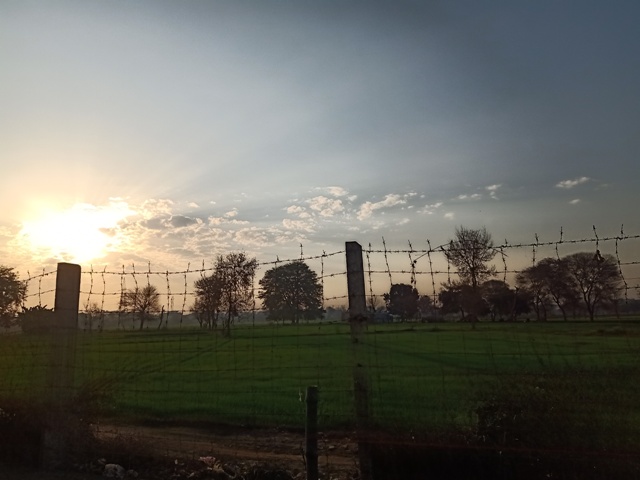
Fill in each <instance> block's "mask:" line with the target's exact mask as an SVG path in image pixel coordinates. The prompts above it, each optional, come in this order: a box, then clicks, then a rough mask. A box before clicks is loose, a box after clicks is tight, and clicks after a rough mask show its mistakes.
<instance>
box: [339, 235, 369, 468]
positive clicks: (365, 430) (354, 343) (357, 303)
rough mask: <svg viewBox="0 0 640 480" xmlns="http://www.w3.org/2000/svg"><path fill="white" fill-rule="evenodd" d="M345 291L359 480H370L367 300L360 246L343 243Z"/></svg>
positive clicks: (352, 243) (353, 243) (356, 243)
mask: <svg viewBox="0 0 640 480" xmlns="http://www.w3.org/2000/svg"><path fill="white" fill-rule="evenodd" d="M345 247H346V248H345V250H346V255H347V290H348V294H349V325H350V330H351V349H352V353H353V395H354V401H355V410H356V428H357V435H358V459H359V462H360V478H361V479H362V480H371V478H372V472H371V452H370V448H369V441H370V438H368V437H369V433H370V432H369V423H370V419H369V415H370V408H369V381H368V374H367V369H366V366H365V361H364V358H365V356H364V353H365V352H364V351H363V349H364V346H365V345H364V329H365V327H366V324H367V299H366V294H365V287H364V264H363V262H362V246H361V245H360V244H359V243H358V242H346V244H345Z"/></svg>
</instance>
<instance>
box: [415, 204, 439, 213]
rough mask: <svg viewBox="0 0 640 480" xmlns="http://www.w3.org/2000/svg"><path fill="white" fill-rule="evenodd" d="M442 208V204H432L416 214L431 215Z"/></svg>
mask: <svg viewBox="0 0 640 480" xmlns="http://www.w3.org/2000/svg"><path fill="white" fill-rule="evenodd" d="M441 206H442V202H437V203H432V204H430V205H425V206H424V207H423V208H421V209H420V210H418V213H422V214H425V215H433V214H434V213H435V211H436V210H437V209H438V208H440V207H441Z"/></svg>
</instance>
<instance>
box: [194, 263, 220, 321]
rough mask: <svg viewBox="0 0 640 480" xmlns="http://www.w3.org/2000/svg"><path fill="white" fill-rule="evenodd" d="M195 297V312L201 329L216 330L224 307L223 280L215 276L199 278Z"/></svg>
mask: <svg viewBox="0 0 640 480" xmlns="http://www.w3.org/2000/svg"><path fill="white" fill-rule="evenodd" d="M195 297H196V298H195V303H194V305H193V311H194V312H195V315H196V318H197V320H198V323H199V324H200V328H203V329H207V330H214V329H216V328H217V326H218V318H219V317H220V308H221V306H222V280H221V279H220V278H218V277H217V276H216V275H215V274H212V275H209V276H203V277H201V278H199V279H198V280H196V282H195Z"/></svg>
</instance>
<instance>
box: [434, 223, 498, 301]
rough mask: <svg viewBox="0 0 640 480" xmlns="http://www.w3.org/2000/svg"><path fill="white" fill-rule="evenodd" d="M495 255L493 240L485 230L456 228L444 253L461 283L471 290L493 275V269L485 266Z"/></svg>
mask: <svg viewBox="0 0 640 480" xmlns="http://www.w3.org/2000/svg"><path fill="white" fill-rule="evenodd" d="M495 254H496V252H495V249H494V248H493V240H492V239H491V235H490V234H489V233H488V232H487V230H486V229H485V228H481V229H478V230H474V229H470V228H465V227H460V228H456V232H455V238H454V239H453V240H450V241H449V246H448V248H447V249H446V251H445V255H446V257H447V259H448V260H449V262H451V263H452V264H453V265H454V266H455V267H456V268H457V270H458V276H459V277H460V281H461V283H463V284H467V285H470V286H471V288H472V289H473V290H476V289H477V288H478V286H479V285H480V283H482V282H483V281H484V280H486V279H488V278H489V277H491V276H493V275H495V272H496V270H495V267H493V266H488V265H487V263H488V262H490V261H491V260H492V259H493V257H494V256H495Z"/></svg>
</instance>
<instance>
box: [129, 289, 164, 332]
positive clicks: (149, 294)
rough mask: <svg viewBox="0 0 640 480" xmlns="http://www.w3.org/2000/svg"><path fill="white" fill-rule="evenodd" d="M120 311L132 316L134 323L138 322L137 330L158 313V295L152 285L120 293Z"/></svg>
mask: <svg viewBox="0 0 640 480" xmlns="http://www.w3.org/2000/svg"><path fill="white" fill-rule="evenodd" d="M120 310H121V311H123V312H130V313H132V314H133V318H134V321H135V320H136V319H137V320H138V321H139V322H140V327H139V329H140V330H142V329H143V328H144V326H145V324H146V323H147V322H148V321H149V320H151V319H152V318H154V317H155V316H156V315H157V314H158V313H160V294H159V293H158V289H157V288H156V287H154V286H153V285H147V286H145V287H142V288H139V287H136V288H133V289H130V290H125V291H124V292H122V295H121V297H120Z"/></svg>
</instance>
